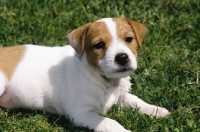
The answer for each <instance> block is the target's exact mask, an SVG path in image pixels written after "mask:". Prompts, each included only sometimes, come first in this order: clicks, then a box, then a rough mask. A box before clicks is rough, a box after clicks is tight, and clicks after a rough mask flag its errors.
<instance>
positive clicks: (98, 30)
mask: <svg viewBox="0 0 200 132" xmlns="http://www.w3.org/2000/svg"><path fill="white" fill-rule="evenodd" d="M111 41H112V36H111V34H110V33H109V31H108V29H107V26H106V24H105V23H104V22H94V23H92V24H90V25H89V28H88V31H87V35H86V40H85V52H86V54H87V60H88V63H89V64H90V65H92V66H94V67H96V68H98V69H99V64H98V61H99V60H101V59H102V58H103V57H104V55H105V54H106V50H107V48H108V47H109V45H110V44H111ZM99 43H102V44H104V46H103V47H102V48H96V47H95V45H96V44H99Z"/></svg>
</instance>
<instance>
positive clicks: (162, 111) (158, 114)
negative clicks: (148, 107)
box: [151, 106, 170, 118]
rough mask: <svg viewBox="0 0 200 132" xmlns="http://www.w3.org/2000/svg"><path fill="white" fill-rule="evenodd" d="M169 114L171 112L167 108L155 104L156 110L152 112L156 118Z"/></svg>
mask: <svg viewBox="0 0 200 132" xmlns="http://www.w3.org/2000/svg"><path fill="white" fill-rule="evenodd" d="M169 114H170V112H169V111H168V110H167V109H165V108H162V107H157V106H155V108H154V111H153V113H152V114H151V116H153V117H156V118H162V117H165V116H167V115H169Z"/></svg>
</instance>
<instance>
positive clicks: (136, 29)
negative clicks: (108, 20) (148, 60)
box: [113, 18, 145, 56]
mask: <svg viewBox="0 0 200 132" xmlns="http://www.w3.org/2000/svg"><path fill="white" fill-rule="evenodd" d="M113 21H114V22H115V23H116V28H117V29H116V30H117V35H118V37H119V38H120V39H121V41H122V42H124V44H126V45H127V46H128V47H129V48H130V49H131V51H132V53H133V54H134V55H135V56H137V49H138V46H141V43H142V40H143V38H144V35H145V26H144V25H142V24H140V23H138V22H135V21H131V20H128V19H126V18H113ZM128 37H131V38H133V39H132V41H131V42H127V41H126V39H127V38H128Z"/></svg>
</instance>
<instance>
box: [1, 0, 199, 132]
mask: <svg viewBox="0 0 200 132" xmlns="http://www.w3.org/2000/svg"><path fill="white" fill-rule="evenodd" d="M199 12H200V2H199V1H198V0H158V1H152V0H134V1H131V0H130V1H128V0H118V1H117V0H116V1H115V0H108V1H107V0H93V1H89V0H85V1H83V0H82V1H81V0H79V1H78V0H77V1H74V0H57V1H54V0H43V1H41V0H0V47H7V46H13V45H19V44H27V43H29V44H30V43H32V44H35V45H45V46H62V45H66V44H67V41H66V35H67V34H68V33H70V32H71V31H72V30H73V29H75V28H77V27H79V26H81V25H83V24H85V23H88V22H93V21H96V20H98V19H100V18H103V17H127V18H129V19H132V20H136V21H138V22H141V23H143V24H144V25H145V26H146V27H147V28H148V32H147V34H146V36H145V39H144V42H143V46H142V47H141V48H140V49H139V56H138V69H137V71H136V72H135V73H133V74H132V75H131V77H132V82H133V84H134V85H133V87H132V91H130V92H131V93H134V94H135V95H137V96H138V97H140V98H142V99H143V100H145V101H146V102H148V103H152V104H156V105H159V106H162V107H165V108H167V109H168V110H170V111H171V112H172V114H171V115H169V116H168V117H165V118H162V119H155V118H151V117H149V116H146V115H140V114H139V112H138V111H137V110H136V111H132V110H131V109H121V108H119V107H118V106H113V107H112V108H111V110H109V111H108V112H107V113H104V114H102V115H103V116H106V117H109V118H112V119H115V120H117V121H118V122H119V123H120V124H122V125H123V126H124V127H125V128H126V129H129V130H132V131H135V132H141V131H142V132H143V131H148V132H154V131H155V132H157V131H158V132H171V131H173V132H174V131H175V132H189V131H190V132H198V131H200V83H199V81H200V14H199ZM0 131H2V132H4V131H5V132H10V131H13V132H18V131H30V132H32V131H42V132H43V131H51V132H64V131H73V132H74V131H82V132H85V131H90V130H89V129H87V128H84V127H81V126H80V127H77V126H74V124H73V120H69V119H65V117H64V116H59V115H51V114H48V113H46V112H45V111H36V110H22V109H19V110H15V111H11V112H6V111H4V110H1V109H0Z"/></svg>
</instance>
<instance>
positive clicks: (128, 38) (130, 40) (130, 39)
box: [125, 37, 133, 43]
mask: <svg viewBox="0 0 200 132" xmlns="http://www.w3.org/2000/svg"><path fill="white" fill-rule="evenodd" d="M132 40H133V38H132V37H126V38H125V41H126V42H128V43H130V42H132Z"/></svg>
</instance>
